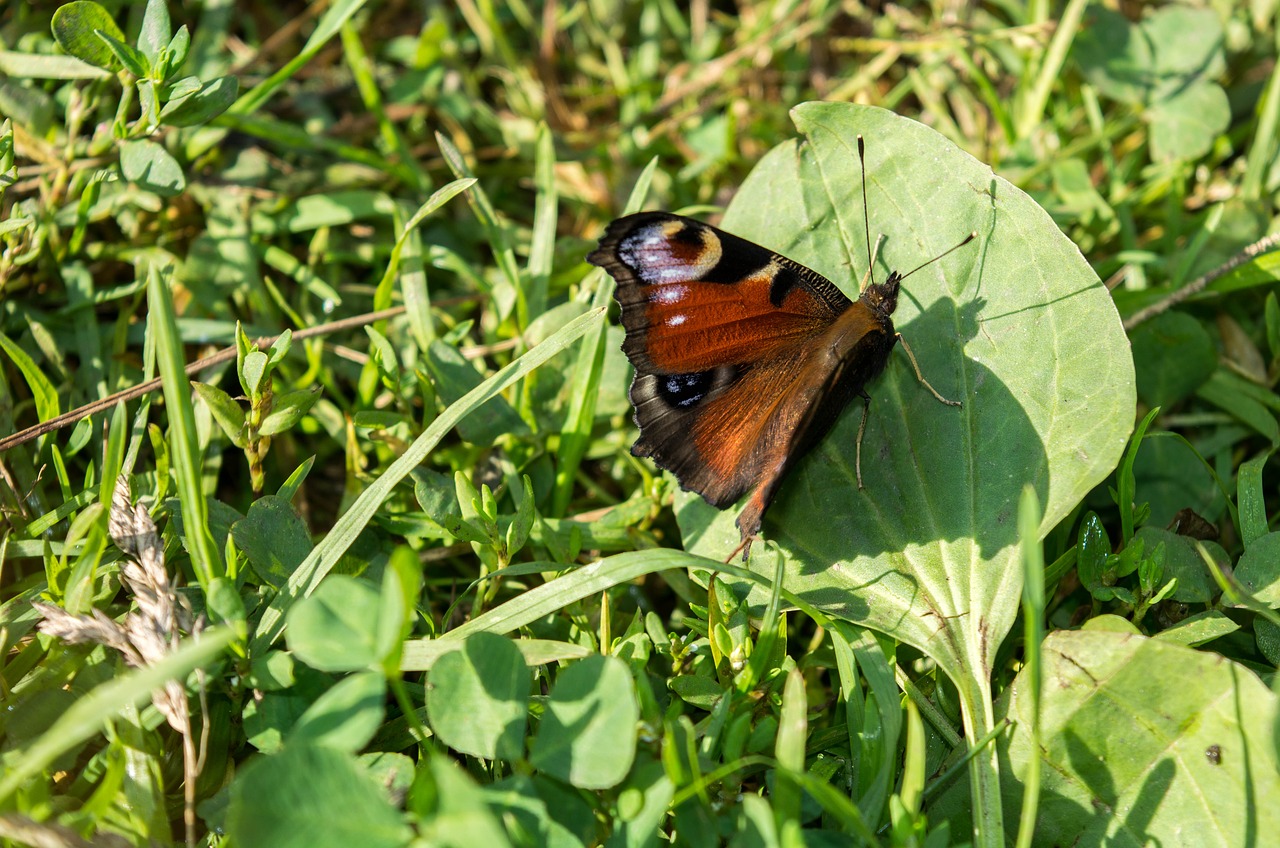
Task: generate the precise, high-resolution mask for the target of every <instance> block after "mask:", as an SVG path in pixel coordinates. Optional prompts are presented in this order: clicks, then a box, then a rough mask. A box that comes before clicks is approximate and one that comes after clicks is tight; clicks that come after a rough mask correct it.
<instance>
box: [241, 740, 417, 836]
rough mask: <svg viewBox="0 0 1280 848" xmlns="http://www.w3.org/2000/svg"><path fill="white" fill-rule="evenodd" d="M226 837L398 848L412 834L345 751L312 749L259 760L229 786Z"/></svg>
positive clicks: (292, 748) (295, 748)
mask: <svg viewBox="0 0 1280 848" xmlns="http://www.w3.org/2000/svg"><path fill="white" fill-rule="evenodd" d="M226 826H227V834H228V836H230V837H231V839H232V840H234V841H235V843H236V844H237V845H271V846H273V848H349V846H352V845H359V846H361V848H398V846H401V845H405V844H407V843H408V842H409V839H410V837H411V836H412V833H411V832H410V830H409V826H408V825H407V824H405V822H404V820H403V818H402V817H401V814H400V811H399V810H397V809H396V808H394V807H393V806H391V804H390V802H389V801H388V800H387V799H386V797H384V796H383V794H382V790H381V789H379V788H378V785H377V784H375V783H374V782H373V780H372V779H371V778H370V777H369V775H368V774H367V773H365V772H364V770H362V769H361V768H360V766H359V765H357V763H356V761H355V759H354V758H353V757H352V756H351V755H350V754H347V753H344V752H342V751H338V750H335V749H333V748H325V747H319V746H312V745H297V746H293V745H290V746H286V747H285V749H284V750H283V751H281V752H280V753H279V754H275V755H273V756H262V755H259V756H258V757H257V758H256V759H254V760H253V761H251V762H250V763H249V764H248V765H247V766H245V767H244V768H243V769H242V770H241V771H240V772H239V774H237V775H236V778H235V781H234V782H233V783H232V784H231V805H230V808H229V809H228V810H227V825H226Z"/></svg>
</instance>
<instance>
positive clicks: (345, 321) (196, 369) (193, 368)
mask: <svg viewBox="0 0 1280 848" xmlns="http://www.w3.org/2000/svg"><path fill="white" fill-rule="evenodd" d="M402 312H404V307H403V306H393V307H391V308H390V309H380V310H378V311H377V312H366V313H364V314H363V315H353V316H351V317H350V318H342V319H340V320H338V321H333V322H330V323H328V324H321V325H319V326H317V327H305V328H303V329H301V330H298V331H297V332H296V333H294V334H293V337H294V338H295V339H297V340H302V339H308V338H311V337H312V336H322V335H327V334H329V333H336V332H339V331H341V330H348V329H351V328H352V327H361V326H364V325H365V324H372V323H374V322H375V321H382V320H384V319H387V318H393V317H395V316H396V315H399V314H400V313H402ZM278 338H280V337H279V336H264V337H263V338H261V339H258V340H257V345H258V347H259V348H263V347H270V346H271V345H272V344H273V343H274V342H275V340H276V339H278ZM235 358H236V348H235V345H232V346H231V347H225V348H223V349H222V350H220V351H218V352H217V353H214V354H211V355H209V356H206V357H205V358H203V359H197V360H196V361H195V362H192V363H191V364H190V365H188V366H187V367H186V372H187V376H188V377H190V376H194V375H196V374H198V373H200V372H201V371H204V370H207V369H209V368H212V367H213V366H215V365H220V364H221V363H223V362H228V361H230V360H232V359H235ZM158 388H160V378H159V377H156V378H155V379H154V380H148V381H147V382H145V383H139V384H138V385H136V386H130V387H129V388H127V389H123V390H121V391H118V392H115V393H114V394H111V395H108V396H107V397H104V398H102V399H100V400H95V401H93V402H91V403H86V404H85V405H84V406H81V407H77V408H76V409H73V410H71V411H70V412H64V413H63V414H62V415H59V416H58V417H56V418H50V419H49V420H48V421H41V422H40V423H39V424H36V425H35V426H33V427H28V428H27V429H25V430H20V431H18V432H17V433H14V434H13V435H12V436H6V437H5V438H3V439H0V453H3V452H4V451H7V450H8V449H9V448H14V447H17V446H18V445H20V444H22V443H24V442H29V441H31V440H32V439H35V438H39V437H40V436H43V435H44V434H45V433H52V432H53V431H54V430H58V429H61V428H62V427H66V426H67V425H68V424H74V423H76V422H77V421H79V420H80V419H81V418H85V417H88V416H90V415H93V414H94V413H97V412H102V411H103V410H105V409H110V408H111V407H113V406H115V405H116V404H117V403H121V402H126V403H127V402H128V401H131V400H134V399H135V398H140V397H142V396H143V395H145V394H149V393H150V392H154V391H155V390H156V389H158Z"/></svg>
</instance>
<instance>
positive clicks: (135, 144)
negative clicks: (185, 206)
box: [120, 139, 187, 197]
mask: <svg viewBox="0 0 1280 848" xmlns="http://www.w3.org/2000/svg"><path fill="white" fill-rule="evenodd" d="M120 173H122V174H123V175H124V178H125V179H126V180H128V181H129V182H131V183H133V184H134V185H136V186H138V188H141V189H143V190H144V191H150V192H155V193H156V194H158V195H160V196H161V197H173V196H174V195H175V194H180V193H181V192H182V190H183V189H185V188H186V187H187V178H186V175H184V174H183V173H182V166H181V165H179V164H178V160H177V159H174V158H173V156H171V155H170V154H169V151H167V150H165V149H164V148H163V147H161V146H160V145H158V144H156V143H155V142H154V141H147V140H145V139H143V140H141V141H122V142H120Z"/></svg>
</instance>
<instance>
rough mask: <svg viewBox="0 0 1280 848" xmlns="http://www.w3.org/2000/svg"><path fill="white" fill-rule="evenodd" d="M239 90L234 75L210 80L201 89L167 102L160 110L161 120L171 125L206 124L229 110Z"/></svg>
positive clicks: (190, 125)
mask: <svg viewBox="0 0 1280 848" xmlns="http://www.w3.org/2000/svg"><path fill="white" fill-rule="evenodd" d="M238 91H239V81H238V80H236V78H235V77H233V76H225V77H218V78H217V79H212V80H209V81H208V82H207V83H205V84H204V85H203V86H201V87H200V90H199V91H197V92H194V93H192V94H189V95H187V96H186V97H184V98H182V99H181V100H178V99H176V98H175V99H173V100H170V101H169V102H168V103H166V104H165V106H164V108H163V109H161V110H160V122H161V123H163V124H168V125H169V126H171V127H193V126H195V125H197V124H206V123H208V122H209V121H211V120H213V119H214V118H216V117H217V116H219V115H221V114H222V113H223V112H225V111H227V109H228V108H229V107H230V106H231V104H232V103H234V102H235V99H236V93H237V92H238Z"/></svg>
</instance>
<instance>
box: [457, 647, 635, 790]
mask: <svg viewBox="0 0 1280 848" xmlns="http://www.w3.org/2000/svg"><path fill="white" fill-rule="evenodd" d="M442 661H443V660H442ZM639 720H640V706H639V704H637V702H636V693H635V684H634V682H633V681H632V679H631V673H630V672H629V671H628V670H627V666H626V664H625V663H623V662H622V661H621V660H619V659H616V658H614V657H605V656H600V655H596V656H592V657H587V658H586V659H585V660H582V661H581V662H577V663H574V664H573V665H571V666H569V667H568V668H566V669H564V670H563V671H561V672H560V674H559V675H558V676H557V677H556V682H555V686H554V687H552V689H551V697H550V699H548V701H547V704H546V712H545V713H544V714H543V716H542V724H541V725H540V726H539V728H538V735H537V737H535V738H534V740H533V751H532V752H531V754H530V757H529V759H530V761H531V762H532V763H533V764H534V766H535V767H536V768H538V769H539V770H540V771H543V772H545V773H547V774H548V775H550V776H552V777H557V778H559V779H561V780H563V781H565V782H567V783H569V784H571V785H573V786H576V787H578V788H579V789H608V788H610V787H613V786H617V785H618V784H619V783H621V782H622V780H623V778H625V777H626V776H627V772H628V771H630V770H631V763H632V761H633V760H634V759H635V755H636V722H637V721H639Z"/></svg>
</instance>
